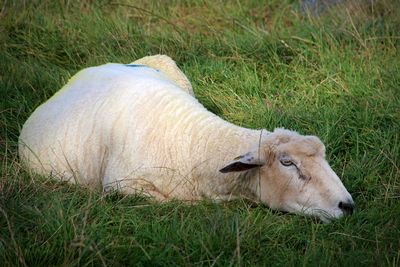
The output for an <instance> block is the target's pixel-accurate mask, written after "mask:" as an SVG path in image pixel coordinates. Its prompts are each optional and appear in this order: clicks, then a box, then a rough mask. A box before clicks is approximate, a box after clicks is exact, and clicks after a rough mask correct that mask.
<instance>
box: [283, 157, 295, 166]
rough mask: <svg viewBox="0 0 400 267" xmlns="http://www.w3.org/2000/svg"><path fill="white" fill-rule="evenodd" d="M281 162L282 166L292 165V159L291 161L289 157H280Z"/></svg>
mask: <svg viewBox="0 0 400 267" xmlns="http://www.w3.org/2000/svg"><path fill="white" fill-rule="evenodd" d="M280 161H281V164H282V165H283V166H292V165H294V163H293V161H291V160H290V159H281V160H280Z"/></svg>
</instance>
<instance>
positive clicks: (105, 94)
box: [19, 56, 354, 221]
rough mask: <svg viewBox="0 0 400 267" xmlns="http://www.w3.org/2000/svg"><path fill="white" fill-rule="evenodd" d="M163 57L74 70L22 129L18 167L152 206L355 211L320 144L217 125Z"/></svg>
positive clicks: (327, 215)
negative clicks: (198, 203) (205, 201)
mask: <svg viewBox="0 0 400 267" xmlns="http://www.w3.org/2000/svg"><path fill="white" fill-rule="evenodd" d="M158 57H159V56H158ZM150 58H151V57H150ZM162 58H164V59H167V60H163V61H160V64H161V65H159V64H157V62H156V61H152V64H151V67H152V68H150V67H146V66H144V65H146V63H145V62H144V61H145V60H143V61H142V60H141V61H138V62H141V63H142V64H144V65H123V64H106V65H102V66H98V67H92V68H87V69H84V70H82V71H80V72H79V73H78V74H76V75H75V76H74V77H72V78H71V80H70V81H69V82H68V84H67V85H65V86H64V87H63V89H61V90H60V91H59V92H58V93H56V94H55V95H54V96H53V97H52V98H50V99H49V100H48V101H47V102H46V103H44V104H42V105H41V106H40V107H38V108H37V109H36V110H35V112H34V113H33V114H32V115H31V117H30V118H29V119H28V120H27V122H26V123H25V125H24V126H23V129H22V132H21V136H20V142H19V153H20V157H21V159H22V160H23V162H25V164H26V165H27V166H28V167H29V168H30V169H32V170H33V171H35V172H37V173H40V174H43V175H51V176H53V177H55V178H57V179H60V180H66V181H70V182H72V183H79V184H83V185H86V186H89V187H102V188H103V190H105V191H109V190H113V189H114V190H119V191H120V192H122V193H126V194H135V193H138V192H140V193H144V194H148V195H150V196H153V197H155V198H156V199H158V200H169V199H173V198H175V199H181V200H190V201H193V200H199V199H201V198H203V197H205V198H210V199H221V200H229V199H232V198H235V197H245V198H248V199H251V200H254V201H261V202H262V203H265V204H267V205H268V206H270V207H271V208H274V209H279V210H284V211H288V212H294V213H300V214H308V215H313V216H318V217H319V218H321V220H323V221H329V220H330V219H331V218H339V217H341V216H343V215H346V214H351V213H352V211H353V207H354V204H353V200H352V198H351V196H350V194H349V193H348V192H347V190H346V188H345V187H344V186H343V184H342V182H341V181H340V179H339V178H338V176H337V175H336V174H335V173H334V172H333V171H332V169H331V167H330V166H329V164H328V163H327V162H326V160H325V147H324V145H323V144H322V142H321V141H320V140H319V139H318V138H317V137H315V136H302V135H300V134H298V133H296V132H293V131H289V130H284V129H275V131H274V132H268V131H266V130H252V129H246V128H242V127H239V126H236V125H234V124H231V123H229V122H227V121H224V120H223V119H221V118H219V117H218V116H216V115H214V114H212V113H211V112H209V111H207V110H206V109H205V108H204V107H203V106H202V105H201V104H200V103H199V102H198V101H197V100H196V99H195V98H194V97H193V96H192V95H191V94H192V91H191V86H190V82H189V81H188V80H187V79H186V80H185V79H181V80H180V78H182V77H184V78H186V77H185V76H184V74H183V73H182V72H180V71H179V72H174V71H172V72H165V71H164V72H163V71H160V70H163V69H169V67H167V68H166V66H162V64H172V67H171V69H174V68H176V69H177V67H176V65H175V63H174V62H173V61H172V60H171V59H169V58H167V57H166V56H162ZM152 59H154V58H152ZM136 63H137V62H136ZM178 70H179V69H178ZM173 73H175V74H176V73H178V74H179V75H177V76H175V75H174V74H173ZM178 76H179V77H180V78H179V79H176V77H178ZM174 77H175V78H174ZM179 81H184V82H183V83H181V82H179ZM183 87H184V88H183ZM188 92H189V93H188Z"/></svg>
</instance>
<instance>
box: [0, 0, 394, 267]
mask: <svg viewBox="0 0 400 267" xmlns="http://www.w3.org/2000/svg"><path fill="white" fill-rule="evenodd" d="M308 2H309V3H311V2H313V1H308ZM330 2H331V3H333V4H332V6H329V7H324V8H323V9H320V10H318V12H317V11H315V9H312V10H311V12H307V10H306V9H305V7H306V5H304V4H301V3H300V2H298V1H278V0H275V1H255V0H254V1H253V0H246V1H211V0H210V1H208V0H205V1H194V0H193V1H191V0H187V1H174V0H169V1H128V0H122V1H117V2H114V1H107V0H103V1H89V0H86V1H76V0H71V1H61V0H57V1H50V0H44V1H22V0H20V1H3V3H2V4H1V5H0V8H1V9H0V10H1V11H0V94H1V98H0V161H1V163H0V164H1V165H0V166H1V168H0V175H1V176H0V262H2V265H3V266H15V265H22V266H25V265H26V266H48V265H65V266H73V265H81V266H87V265H96V266H97V265H110V266H120V265H138V266H155V265H174V266H176V265H184V266H193V265H196V266H197V265H205V266H208V265H212V266H228V265H229V266H231V265H237V266H241V265H243V266H263V265H264V266H269V265H281V266H293V265H296V266H297V265H304V266H315V265H317V266H318V265H319V266H354V265H357V266H382V265H383V266H399V265H400V169H399V168H400V156H399V155H400V140H399V134H400V67H399V66H400V65H399V62H400V55H399V48H400V34H399V33H400V4H399V3H398V1H389V0H381V1H361V0H360V1H357V0H354V1H351V0H349V1H330ZM341 3H342V4H341ZM157 53H162V54H167V55H169V56H171V57H172V58H174V59H175V60H176V62H177V64H178V65H179V66H180V67H181V68H182V70H183V71H184V73H185V74H187V76H188V78H189V79H190V81H191V82H192V84H193V88H194V91H195V94H196V95H197V97H198V98H199V100H200V102H202V103H203V104H204V105H205V106H206V107H207V108H208V109H209V110H210V111H212V112H214V113H216V114H218V115H219V116H221V117H223V118H225V119H226V120H228V121H231V122H234V123H236V124H239V125H242V126H245V127H251V128H266V129H269V130H272V129H274V128H275V127H285V128H289V129H293V130H297V131H299V132H300V133H302V134H313V135H317V136H319V137H320V138H321V139H322V141H323V142H324V143H325V144H326V147H327V158H328V160H329V162H330V163H331V165H332V167H333V169H334V170H335V171H336V172H337V173H338V175H339V176H340V177H341V178H342V180H343V183H344V184H345V186H346V187H347V189H348V191H349V192H350V193H351V194H352V196H353V198H354V200H355V202H356V205H357V207H356V211H355V214H354V215H352V216H350V217H346V218H343V219H340V220H337V221H334V222H333V223H331V224H322V223H320V222H319V221H318V220H316V219H313V218H308V217H302V216H297V215H291V214H285V213H281V212H277V211H273V210H271V209H269V208H268V207H265V206H263V205H260V204H254V203H250V202H248V201H246V200H237V201H233V202H229V203H212V202H210V201H203V202H200V203H197V204H195V205H192V204H189V203H184V202H179V201H173V202H170V203H163V204H157V203H154V201H152V200H151V199H147V198H145V197H142V196H122V195H118V194H112V195H109V196H103V195H102V194H101V192H100V191H96V190H92V191H91V190H87V189H85V188H82V187H79V186H72V185H68V184H64V183H57V182H54V181H52V180H50V179H48V178H47V177H38V176H37V175H34V174H31V173H29V172H28V171H27V170H26V169H25V168H24V167H23V166H21V164H20V163H19V160H18V155H17V140H18V135H19V132H20V129H21V127H22V125H23V123H24V121H25V120H26V119H27V118H28V116H29V115H30V114H31V113H32V112H33V110H34V109H35V108H36V107H37V106H38V105H39V104H40V103H42V102H43V101H45V100H46V99H48V98H49V97H50V96H51V95H52V94H54V93H55V92H56V91H57V90H58V89H59V88H60V87H61V86H62V85H63V84H65V83H66V81H67V80H68V79H69V78H70V77H71V76H72V75H74V74H75V73H76V72H77V71H78V70H80V69H82V68H85V67H88V66H93V65H99V64H104V63H107V62H121V63H129V62H132V61H134V60H135V59H137V58H140V57H143V56H146V55H152V54H157Z"/></svg>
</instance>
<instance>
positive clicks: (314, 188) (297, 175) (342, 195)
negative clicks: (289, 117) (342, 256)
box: [242, 129, 354, 222]
mask: <svg viewBox="0 0 400 267" xmlns="http://www.w3.org/2000/svg"><path fill="white" fill-rule="evenodd" d="M267 139H268V140H267V141H266V142H265V143H263V145H262V147H261V151H260V159H259V160H257V158H258V157H257V155H256V153H253V154H254V155H251V154H252V153H248V154H246V155H245V156H244V157H243V158H242V161H243V162H245V161H247V162H249V163H250V164H253V166H258V167H260V168H259V171H256V169H254V168H253V172H254V175H255V176H254V178H253V179H254V182H255V184H256V185H255V186H254V188H257V192H256V195H257V196H258V197H259V198H260V199H261V201H262V202H264V203H266V204H267V205H268V206H270V207H271V208H274V209H279V210H284V211H288V212H294V213H300V214H307V215H312V216H318V217H319V218H320V219H321V220H322V221H324V222H329V221H330V220H331V219H333V218H340V217H342V216H343V215H347V214H351V213H352V211H353V208H354V202H353V199H352V197H351V195H350V194H349V193H348V192H347V190H346V188H345V187H344V186H343V184H342V182H341V181H340V179H339V177H338V176H337V175H336V173H335V172H334V171H333V170H332V169H331V167H330V166H329V164H328V163H327V161H326V160H325V147H324V145H323V144H322V142H321V141H320V140H319V139H318V138H317V137H315V136H301V135H299V134H297V133H295V132H291V131H287V130H283V129H278V130H275V132H273V133H271V134H270V135H269V137H267Z"/></svg>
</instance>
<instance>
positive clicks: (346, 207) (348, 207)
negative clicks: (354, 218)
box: [338, 201, 354, 215]
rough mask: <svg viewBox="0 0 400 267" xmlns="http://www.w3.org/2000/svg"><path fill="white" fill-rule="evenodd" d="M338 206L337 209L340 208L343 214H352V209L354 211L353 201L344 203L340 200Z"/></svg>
mask: <svg viewBox="0 0 400 267" xmlns="http://www.w3.org/2000/svg"><path fill="white" fill-rule="evenodd" d="M338 207H339V209H341V210H342V211H343V214H344V215H351V214H353V211H354V203H351V202H347V203H346V202H342V201H340V202H339V205H338Z"/></svg>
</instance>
